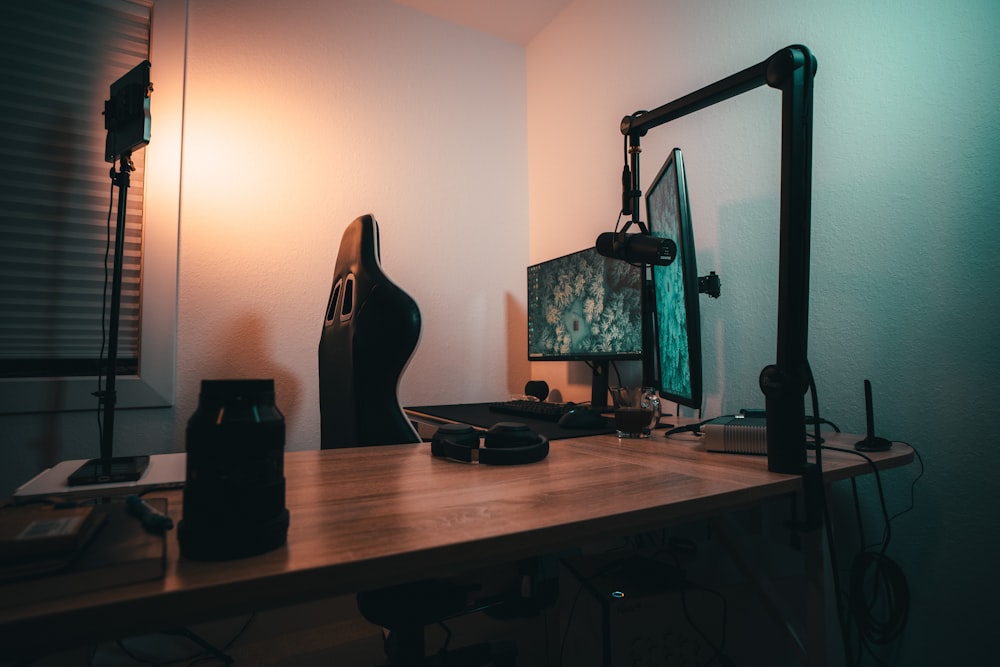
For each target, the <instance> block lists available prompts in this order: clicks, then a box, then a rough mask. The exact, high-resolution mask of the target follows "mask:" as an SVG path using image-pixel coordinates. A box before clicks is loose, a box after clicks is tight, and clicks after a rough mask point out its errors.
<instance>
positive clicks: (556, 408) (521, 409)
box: [488, 398, 573, 422]
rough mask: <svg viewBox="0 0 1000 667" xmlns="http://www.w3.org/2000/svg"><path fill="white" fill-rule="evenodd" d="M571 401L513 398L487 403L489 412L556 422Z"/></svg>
mask: <svg viewBox="0 0 1000 667" xmlns="http://www.w3.org/2000/svg"><path fill="white" fill-rule="evenodd" d="M572 405H573V404H572V403H545V402H544V401H529V400H526V399H520V398H515V399H511V400H509V401H498V402H496V403H490V404H489V405H488V407H489V409H490V411H491V412H499V413H501V414H505V415H513V416H514V417H529V418H531V419H541V420H542V421H550V422H556V421H559V418H560V417H562V416H563V415H564V414H566V412H567V411H568V410H569V409H570V408H571V407H572Z"/></svg>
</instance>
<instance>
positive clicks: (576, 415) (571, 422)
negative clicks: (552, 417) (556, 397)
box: [559, 407, 608, 428]
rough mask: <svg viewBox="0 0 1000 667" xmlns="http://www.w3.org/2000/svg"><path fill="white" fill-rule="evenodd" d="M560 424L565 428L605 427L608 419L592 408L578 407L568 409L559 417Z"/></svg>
mask: <svg viewBox="0 0 1000 667" xmlns="http://www.w3.org/2000/svg"><path fill="white" fill-rule="evenodd" d="M559 425H560V426H562V427H563V428H605V427H607V425H608V420H607V419H606V418H605V417H602V416H601V415H599V414H597V413H596V412H594V411H593V410H591V409H590V408H584V407H578V408H570V409H569V410H567V411H566V414H564V415H563V416H562V417H560V418H559Z"/></svg>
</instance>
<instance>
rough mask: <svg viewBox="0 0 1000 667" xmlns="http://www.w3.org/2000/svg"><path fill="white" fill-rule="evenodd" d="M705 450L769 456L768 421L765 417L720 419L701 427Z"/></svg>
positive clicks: (741, 416)
mask: <svg viewBox="0 0 1000 667" xmlns="http://www.w3.org/2000/svg"><path fill="white" fill-rule="evenodd" d="M701 432H702V433H704V434H705V435H704V438H705V449H707V450H708V451H710V452H724V453H727V454H758V455H760V456H766V455H767V420H766V419H765V418H764V417H747V416H744V415H737V416H735V417H719V418H717V419H713V420H712V421H710V422H708V423H707V424H705V425H704V426H702V427H701Z"/></svg>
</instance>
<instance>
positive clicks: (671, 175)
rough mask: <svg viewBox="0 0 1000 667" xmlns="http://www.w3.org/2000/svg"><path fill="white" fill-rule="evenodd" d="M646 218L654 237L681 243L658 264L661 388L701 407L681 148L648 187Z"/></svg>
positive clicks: (694, 280)
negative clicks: (670, 258) (670, 259)
mask: <svg viewBox="0 0 1000 667" xmlns="http://www.w3.org/2000/svg"><path fill="white" fill-rule="evenodd" d="M646 217H647V219H648V221H649V233H650V234H651V235H653V236H657V237H666V238H672V239H674V241H675V242H676V243H677V258H676V259H675V260H674V261H673V263H671V264H670V265H669V266H653V267H652V282H653V326H654V329H655V335H654V340H655V341H656V362H657V363H656V374H657V386H658V389H659V391H660V395H661V396H662V397H664V398H667V399H669V400H671V401H674V402H676V403H680V404H681V405H686V406H688V407H690V408H694V409H696V410H697V409H699V408H700V407H701V398H702V389H701V314H700V311H699V310H698V266H697V262H696V260H695V252H694V232H693V231H692V228H691V210H690V207H689V205H688V194H687V181H686V178H685V175H684V158H683V156H682V155H681V150H680V149H679V148H675V149H674V150H673V151H671V153H670V155H669V156H668V157H667V160H666V162H664V164H663V167H661V168H660V171H659V173H658V174H657V175H656V178H654V179H653V183H652V184H651V185H650V186H649V189H648V190H647V191H646Z"/></svg>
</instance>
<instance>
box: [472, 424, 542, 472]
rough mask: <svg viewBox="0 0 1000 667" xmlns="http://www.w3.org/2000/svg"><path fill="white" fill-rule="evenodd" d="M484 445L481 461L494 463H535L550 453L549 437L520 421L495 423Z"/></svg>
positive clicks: (487, 434)
mask: <svg viewBox="0 0 1000 667" xmlns="http://www.w3.org/2000/svg"><path fill="white" fill-rule="evenodd" d="M483 447H484V449H483V451H481V452H480V453H479V462H480V463H489V464H493V465H517V464H521V463H534V462H535V461H541V460H542V459H544V458H545V457H546V456H548V455H549V439H548V438H546V437H545V436H544V435H540V434H538V433H535V432H534V431H533V430H532V429H531V428H529V427H528V426H527V425H525V424H520V423H518V422H498V423H496V424H494V425H493V426H492V427H491V428H490V429H489V430H488V431H486V437H485V439H484V440H483Z"/></svg>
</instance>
